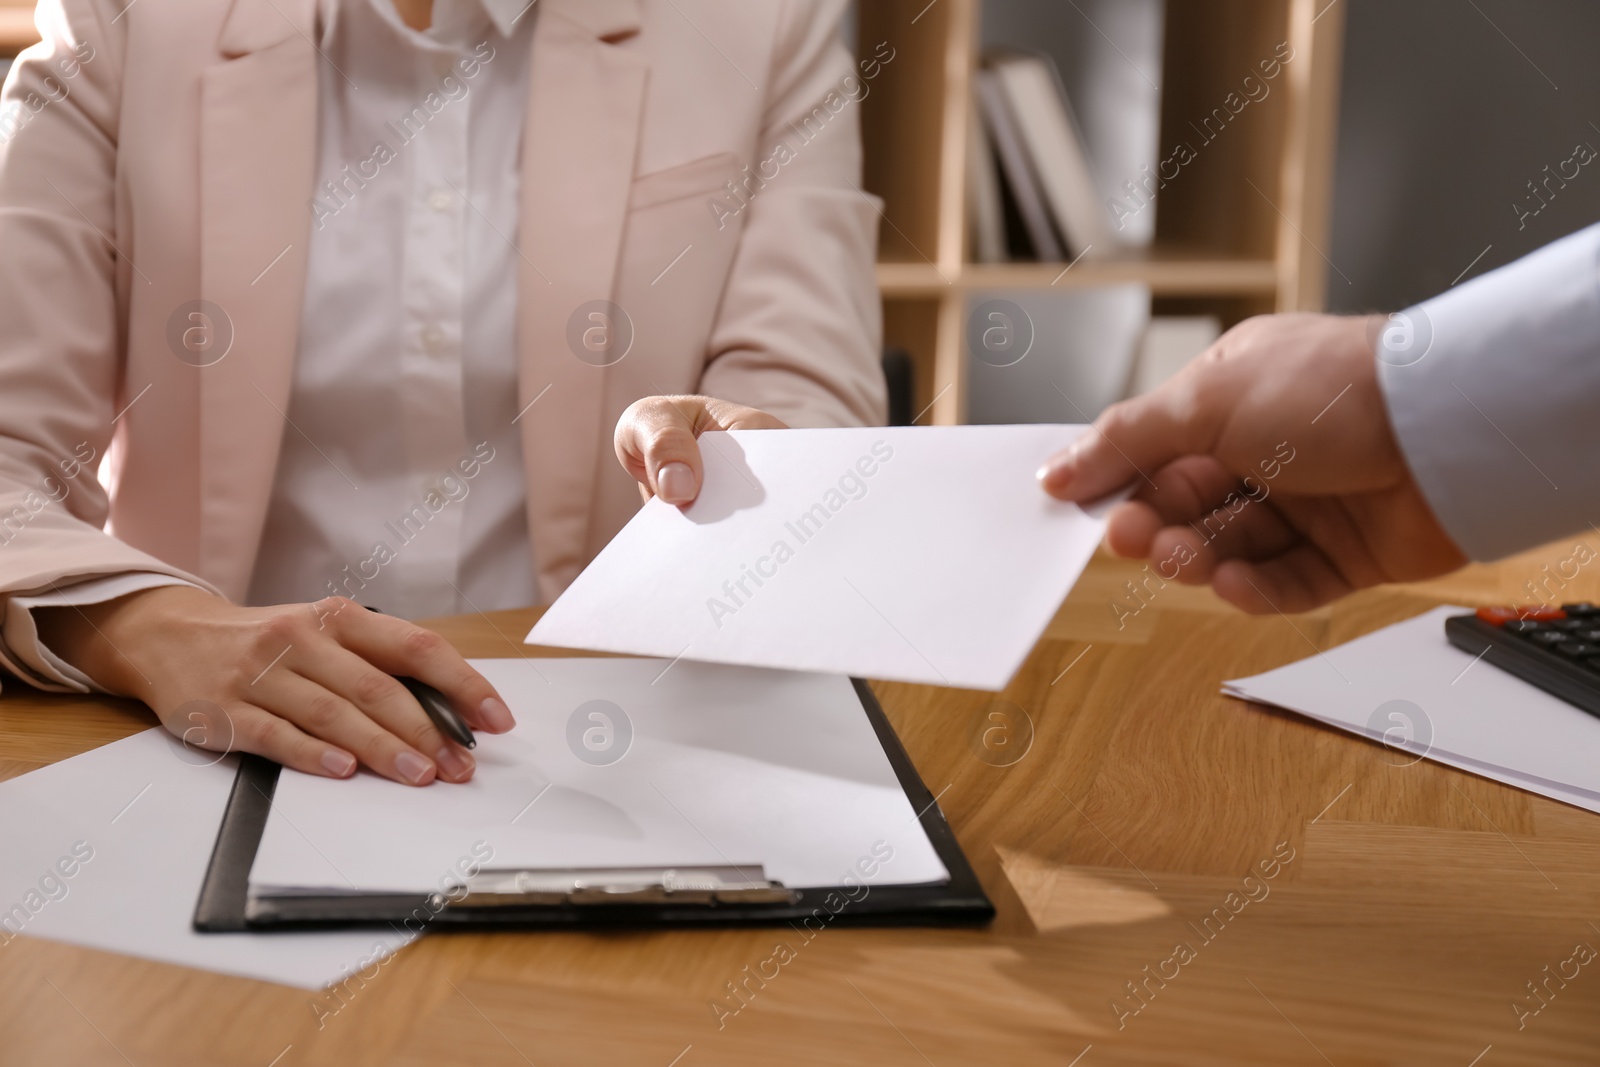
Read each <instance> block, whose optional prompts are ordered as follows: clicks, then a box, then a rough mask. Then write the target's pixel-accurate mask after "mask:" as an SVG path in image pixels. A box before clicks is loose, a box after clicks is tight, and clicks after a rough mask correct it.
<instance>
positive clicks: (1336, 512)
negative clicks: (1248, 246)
mask: <svg viewBox="0 0 1600 1067" xmlns="http://www.w3.org/2000/svg"><path fill="white" fill-rule="evenodd" d="M1384 325H1385V320H1384V319H1383V318H1381V317H1373V318H1350V317H1339V316H1334V315H1309V314H1300V315H1266V316H1262V317H1260V318H1255V319H1250V320H1248V321H1246V322H1243V323H1240V324H1239V325H1238V326H1236V327H1234V328H1233V329H1231V330H1229V331H1228V332H1227V333H1226V334H1224V335H1223V336H1222V338H1221V339H1220V340H1219V341H1217V343H1216V344H1214V345H1212V346H1211V348H1210V349H1209V350H1208V351H1206V352H1205V353H1204V354H1203V355H1201V356H1200V357H1199V358H1197V359H1195V360H1194V361H1193V362H1191V363H1190V364H1189V365H1188V366H1186V367H1184V368H1183V370H1182V371H1181V372H1179V373H1178V374H1177V375H1176V376H1175V377H1174V378H1172V379H1171V380H1170V381H1168V382H1167V383H1166V384H1164V385H1162V386H1161V387H1160V388H1159V389H1156V390H1154V391H1153V392H1150V393H1147V394H1145V395H1144V396H1140V397H1135V398H1134V399H1132V400H1125V401H1123V402H1122V403H1120V404H1115V405H1113V406H1112V407H1110V408H1108V409H1106V411H1105V413H1104V414H1102V415H1101V416H1100V417H1099V418H1098V419H1096V420H1095V423H1094V428H1093V429H1092V430H1090V431H1089V432H1088V433H1085V434H1084V435H1083V436H1082V437H1081V438H1079V440H1078V441H1077V442H1075V443H1074V444H1073V446H1072V447H1071V448H1070V449H1068V450H1067V451H1065V452H1063V453H1060V454H1058V455H1056V456H1053V457H1051V459H1050V460H1049V462H1047V463H1046V464H1045V466H1044V468H1043V469H1042V470H1041V471H1040V472H1039V479H1040V481H1041V482H1042V483H1043V484H1044V487H1045V489H1046V490H1047V491H1048V492H1050V493H1051V494H1052V495H1054V496H1058V497H1060V498H1062V499H1064V500H1076V501H1080V502H1081V501H1091V500H1094V499H1096V498H1098V497H1101V496H1104V495H1105V494H1107V493H1109V492H1111V491H1112V490H1114V489H1117V488H1119V487H1120V486H1122V485H1125V484H1127V483H1129V482H1132V483H1133V484H1134V485H1135V487H1136V489H1135V492H1134V495H1133V499H1132V500H1130V501H1129V502H1127V503H1125V504H1121V505H1119V506H1118V507H1117V508H1115V509H1114V510H1113V511H1112V513H1111V516H1110V524H1109V526H1108V528H1107V531H1106V540H1107V542H1108V543H1109V544H1110V546H1111V549H1112V551H1114V552H1116V553H1117V554H1118V555H1121V556H1133V557H1145V558H1148V559H1149V561H1150V565H1151V567H1153V568H1155V569H1156V570H1158V571H1159V572H1160V575H1161V577H1162V578H1163V579H1166V580H1167V581H1171V580H1173V579H1174V578H1176V579H1177V580H1178V581H1180V582H1186V583H1189V584H1204V583H1206V582H1209V583H1211V586H1212V588H1213V589H1214V590H1215V591H1216V593H1217V595H1218V596H1220V597H1222V598H1223V599H1224V600H1227V601H1229V602H1230V603H1232V604H1234V605H1236V606H1238V607H1240V608H1243V609H1244V610H1246V611H1253V612H1269V611H1274V610H1281V611H1287V612H1294V611H1307V610H1310V609H1311V608H1314V607H1317V606H1318V605H1321V604H1325V603H1327V602H1328V601H1330V600H1333V599H1335V598H1337V597H1341V596H1343V595H1345V594H1346V593H1349V592H1352V591H1353V590H1356V589H1363V588H1366V587H1367V586H1370V585H1377V584H1378V583H1380V582H1395V581H1417V580H1419V579H1423V578H1431V577H1434V576H1436V575H1440V574H1444V573H1446V572H1448V571H1452V570H1455V569H1456V568H1457V567H1460V566H1462V565H1463V564H1464V563H1466V562H1467V559H1466V556H1465V555H1464V554H1463V553H1462V551H1461V549H1460V548H1458V547H1457V546H1456V544H1455V542H1453V541H1452V540H1451V539H1450V536H1449V535H1448V534H1447V533H1446V532H1445V531H1444V528H1443V527H1442V526H1440V525H1439V520H1438V519H1437V518H1435V517H1434V514H1433V511H1432V510H1431V509H1430V508H1429V506H1428V502H1427V501H1426V500H1425V499H1424V498H1423V495H1422V492H1421V490H1420V489H1419V488H1418V487H1417V484H1416V482H1415V480H1413V478H1412V477H1411V471H1410V470H1409V468H1407V466H1406V464H1405V459H1404V457H1402V455H1401V453H1400V446H1399V443H1398V442H1397V440H1396V439H1395V434H1394V430H1393V428H1392V427H1391V426H1390V425H1389V415H1388V409H1387V408H1386V406H1385V404H1384V399H1383V392H1382V389H1381V388H1380V386H1379V383H1378V375H1377V368H1376V359H1375V356H1374V350H1373V342H1374V339H1375V338H1376V337H1377V335H1378V331H1379V330H1381V329H1383V328H1384Z"/></svg>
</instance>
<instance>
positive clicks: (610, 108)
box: [517, 0, 648, 603]
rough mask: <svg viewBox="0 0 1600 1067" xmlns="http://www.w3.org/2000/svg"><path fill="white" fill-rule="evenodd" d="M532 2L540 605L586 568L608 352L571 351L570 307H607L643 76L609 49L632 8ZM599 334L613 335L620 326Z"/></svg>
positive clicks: (530, 145) (528, 282)
mask: <svg viewBox="0 0 1600 1067" xmlns="http://www.w3.org/2000/svg"><path fill="white" fill-rule="evenodd" d="M541 7H542V10H541V11H540V12H539V24H538V25H537V26H536V27H535V30H534V43H533V56H532V62H531V64H530V75H529V79H528V80H529V89H528V109H527V117H526V121H525V125H524V129H523V147H522V192H521V203H520V211H521V217H520V220H519V227H518V228H519V232H520V238H521V249H522V255H523V262H522V267H521V273H520V278H519V301H518V306H517V340H518V349H519V354H520V360H521V374H520V382H519V393H520V396H519V399H518V407H519V408H520V409H521V410H522V415H521V416H520V417H519V421H520V424H521V431H522V449H523V463H524V465H525V468H526V470H527V484H528V532H529V536H530V537H531V538H532V540H533V551H534V561H535V563H536V565H537V567H538V586H539V594H540V597H541V599H542V600H543V601H545V602H546V603H548V602H550V601H551V600H554V599H555V597H556V596H557V594H558V593H559V592H560V591H561V589H562V588H564V587H565V586H566V585H567V584H568V583H569V582H571V581H572V579H573V578H574V577H576V575H577V573H578V572H579V571H580V570H581V569H582V568H583V564H584V560H585V559H586V558H587V554H588V547H587V546H588V537H589V528H590V523H591V521H592V513H593V510H594V509H593V499H594V481H595V477H596V474H597V471H598V464H600V463H603V462H609V461H610V452H611V450H610V448H609V447H605V446H608V445H609V443H610V440H611V427H609V426H603V425H600V423H601V421H602V405H603V398H604V387H605V381H606V370H605V364H606V362H607V359H608V358H616V355H615V354H614V355H612V356H610V357H608V356H606V354H605V353H604V352H602V353H600V354H599V355H596V354H595V353H593V352H592V351H588V350H585V349H582V348H580V351H585V353H586V359H580V358H579V357H578V355H577V354H575V352H574V343H575V341H574V339H577V340H576V343H578V344H580V345H581V340H582V338H583V337H584V332H585V330H586V329H588V328H590V327H591V326H592V325H595V324H596V322H597V320H591V319H589V318H588V316H587V315H580V314H578V313H579V312H580V309H581V308H583V306H584V305H586V304H591V303H593V302H595V301H609V300H611V299H613V291H614V286H615V281H616V273H617V257H618V254H619V252H620V250H621V247H622V231H623V226H624V223H625V221H626V219H627V208H628V192H629V189H630V186H631V183H632V180H633V171H634V161H635V148H636V145H637V142H638V137H639V120H640V114H641V111H642V109H643V105H644V88H645V80H646V77H647V75H648V68H647V66H646V64H645V62H644V60H642V59H641V58H640V57H638V56H637V55H635V54H633V53H631V52H628V51H626V50H624V49H621V48H616V47H614V46H613V45H612V44H610V43H608V42H609V41H613V40H616V39H618V38H620V37H623V36H627V35H629V34H631V33H633V32H636V31H637V29H638V26H639V17H638V5H637V2H636V0H602V2H595V0H590V2H587V3H584V2H580V0H567V2H563V0H554V2H547V3H544V4H541ZM575 316H576V318H575ZM574 325H575V328H574ZM608 327H609V328H610V329H611V330H613V334H612V336H613V337H616V336H618V335H617V333H616V332H615V331H617V330H619V329H625V327H624V326H623V324H622V323H619V322H611V323H600V329H602V330H603V329H606V328H608ZM590 336H591V339H592V338H594V337H595V336H597V335H594V334H591V335H590ZM618 354H620V353H618ZM535 401H537V402H535ZM529 404H532V405H533V406H532V407H528V406H527V405H529Z"/></svg>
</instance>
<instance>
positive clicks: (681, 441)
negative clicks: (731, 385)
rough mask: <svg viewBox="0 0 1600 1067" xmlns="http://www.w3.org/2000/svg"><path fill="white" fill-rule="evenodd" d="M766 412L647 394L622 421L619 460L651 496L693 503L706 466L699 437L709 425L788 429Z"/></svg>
mask: <svg viewBox="0 0 1600 1067" xmlns="http://www.w3.org/2000/svg"><path fill="white" fill-rule="evenodd" d="M782 429H786V427H785V426H784V424H783V423H781V422H779V421H778V420H777V419H775V418H773V417H772V416H771V415H768V414H767V413H766V412H765V411H757V410H756V409H755V408H747V407H744V406H743V405H740V404H732V403H729V402H728V401H726V400H716V399H713V398H712V397H709V396H647V397H645V398H644V399H643V400H636V401H634V403H633V405H632V406H631V407H629V408H628V410H627V411H624V412H623V413H622V418H620V419H618V420H617V433H616V437H615V444H616V448H617V459H618V460H620V461H621V462H622V466H623V467H624V469H626V470H627V472H628V473H629V474H631V475H633V476H634V478H635V479H636V480H637V481H638V482H639V492H640V493H641V494H642V495H643V496H644V498H645V499H646V500H648V499H650V497H651V496H659V497H660V498H661V499H662V500H665V501H666V502H667V503H669V504H676V505H678V506H679V507H687V506H689V505H690V504H692V503H694V498H695V497H697V496H699V495H700V483H701V480H702V477H703V471H704V468H703V467H702V466H701V463H700V446H699V445H698V444H696V443H695V442H696V438H698V437H699V436H700V435H701V434H703V433H705V432H706V431H707V430H782Z"/></svg>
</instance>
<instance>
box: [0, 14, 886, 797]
mask: <svg viewBox="0 0 1600 1067" xmlns="http://www.w3.org/2000/svg"><path fill="white" fill-rule="evenodd" d="M843 7H844V3H843V0H740V2H739V3H731V2H721V3H719V2H717V0H540V2H539V3H538V4H537V5H535V4H533V3H531V2H529V0H231V2H215V0H139V2H138V3H136V4H128V3H127V2H126V0H44V2H43V3H41V5H40V7H39V10H38V14H37V20H38V24H39V29H40V31H41V34H42V36H43V41H42V43H40V44H39V45H37V46H35V47H33V48H31V49H29V50H28V51H27V52H25V53H24V54H23V55H22V56H21V57H20V58H19V60H18V61H17V63H16V65H15V67H14V69H13V70H12V72H11V74H10V76H9V77H8V79H7V81H6V84H5V89H4V93H3V96H0V603H3V605H4V610H3V613H0V665H3V666H5V667H6V668H7V669H9V670H10V671H11V672H13V673H15V674H17V675H19V676H20V677H22V678H24V679H26V680H28V681H30V682H32V683H34V684H36V685H39V686H42V687H45V688H56V689H68V690H71V689H77V690H86V689H91V688H93V689H100V690H104V691H108V692H112V693H118V694H122V695H126V696H130V697H134V698H137V699H140V700H143V701H144V702H145V703H147V704H148V705H149V706H150V707H151V708H153V709H154V710H155V712H156V714H157V715H158V716H160V717H161V719H162V721H163V722H164V723H165V724H166V725H167V726H168V728H169V729H171V730H173V732H175V733H179V734H181V735H183V736H184V737H185V738H186V740H188V741H189V742H191V743H195V744H200V745H204V746H206V747H212V748H237V749H241V750H245V751H251V752H257V753H261V754H264V755H267V756H270V757H272V758H274V759H277V760H279V761H281V762H283V763H285V764H286V765H289V766H292V767H295V768H298V769H301V770H304V771H307V772H310V773H316V774H326V775H332V776H346V775H349V774H352V773H354V771H355V769H356V767H357V765H358V763H360V764H364V765H366V766H368V767H370V768H371V769H373V770H374V771H376V772H378V773H381V774H384V775H387V776H389V777H392V778H394V779H396V780H399V781H404V782H409V783H411V784H414V785H425V784H427V783H429V782H431V781H433V780H435V779H436V778H442V779H445V780H447V781H464V780H466V779H467V778H469V777H470V776H471V774H472V771H473V763H472V759H471V756H470V755H469V754H468V753H467V752H466V751H465V750H463V749H461V748H460V747H459V746H456V745H454V744H452V743H450V742H448V741H446V740H445V739H444V738H443V737H442V736H441V735H440V734H439V732H438V731H437V730H436V729H434V727H433V726H432V725H431V724H430V723H429V721H428V719H427V718H426V716H425V715H424V714H423V713H422V711H421V709H420V708H419V706H418V705H417V704H416V703H415V701H413V700H412V698H411V697H410V695H409V694H408V693H407V692H406V690H405V689H404V688H403V687H401V686H400V685H399V684H398V683H396V682H395V681H394V679H393V677H392V676H393V675H412V676H415V677H417V678H420V679H422V680H423V681H425V682H428V683H430V684H432V685H433V686H435V687H437V688H438V689H440V690H441V691H443V692H444V693H445V694H446V696H447V697H448V698H449V699H450V700H451V702H452V703H453V704H454V705H455V707H456V708H457V709H458V710H459V711H460V712H461V713H462V714H463V715H464V716H465V717H466V719H467V720H468V722H469V723H471V724H472V725H473V726H475V727H477V728H479V729H483V730H488V731H501V730H505V729H508V728H509V727H510V726H511V716H510V713H509V712H508V710H507V709H506V707H505V705H504V703H503V702H501V701H500V699H499V697H498V696H497V695H496V694H495V692H494V690H493V688H492V687H491V686H490V685H489V684H488V683H487V682H486V681H485V680H484V679H483V678H482V677H481V676H479V675H478V674H477V673H476V672H475V671H473V670H472V669H471V668H470V667H469V666H468V665H467V664H466V663H465V661H464V660H462V659H461V657H460V656H459V655H457V654H456V653H455V652H454V651H453V650H452V649H451V648H449V647H448V646H447V645H446V644H445V643H444V642H443V641H441V640H440V639H438V638H437V637H434V636H433V635H432V634H430V633H429V632H428V631H425V630H423V629H421V628H419V627H417V626H415V625H414V624H412V623H410V622H407V621H405V618H406V617H416V616H419V615H425V614H441V613H447V612H456V611H470V610H474V609H482V610H490V609H492V608H500V607H509V606H515V605H516V604H526V603H537V602H541V601H546V602H547V601H549V600H550V599H552V598H554V597H555V596H556V595H557V594H558V593H559V592H560V591H561V590H562V589H563V588H564V587H565V586H566V584H567V583H568V582H570V581H571V580H572V578H573V577H574V576H575V575H576V574H577V573H578V571H580V570H581V569H582V568H583V566H584V565H585V563H586V562H587V561H588V560H589V559H590V558H591V557H592V556H593V555H594V553H595V552H597V551H598V550H599V548H600V547H601V546H602V545H604V544H605V543H606V542H607V541H608V540H609V539H610V537H611V536H612V535H613V534H614V533H615V532H616V530H617V529H618V528H620V526H621V525H622V524H623V523H624V522H626V521H627V519H628V517H629V515H630V514H631V513H632V511H633V510H634V509H635V508H636V507H637V506H638V494H637V492H636V491H635V489H634V480H635V478H637V479H638V480H639V481H640V482H642V483H643V484H644V485H645V486H646V487H647V490H648V491H654V492H657V493H659V494H661V495H662V496H663V497H664V498H665V499H668V500H673V501H686V500H687V499H689V498H691V497H692V496H693V494H694V492H695V488H696V486H697V484H698V466H697V464H698V457H697V454H696V451H695V447H694V443H693V442H694V436H695V435H696V434H698V433H699V432H700V431H701V430H704V429H707V428H712V427H731V426H777V425H783V424H790V425H807V426H826V425H848V424H863V423H871V422H876V421H880V420H881V419H882V414H883V403H884V398H883V386H882V381H881V374H880V372H879V370H878V366H877V352H878V349H879V342H880V323H879V317H878V316H879V310H878V297H877V293H876V289H875V285H874V281H873V256H874V249H875V243H876V225H877V218H878V212H877V205H876V202H875V201H874V199H873V198H871V197H870V196H868V195H867V194H865V193H863V192H861V190H860V188H859V182H860V167H861V159H860V144H859V107H860V100H861V99H862V98H864V96H865V95H866V94H867V93H868V92H869V91H870V82H871V79H872V78H876V77H879V76H882V74H883V72H884V68H885V67H886V66H887V64H888V63H890V62H892V57H893V52H892V49H890V48H882V49H880V50H879V52H878V54H877V57H876V58H875V59H873V60H870V61H868V62H863V63H857V62H855V61H853V60H852V59H851V57H850V56H849V55H848V53H847V52H846V50H845V49H844V47H843V46H842V45H841V43H840V41H839V35H838V31H837V22H838V19H839V16H840V14H841V11H842V9H843ZM663 395H665V396H666V397H667V399H660V397H662V396H663ZM711 396H714V397H718V398H721V399H719V400H710V399H707V398H708V397H711ZM651 397H656V398H657V399H646V398H651ZM625 412H626V413H627V414H626V415H624V413H625ZM608 444H612V445H614V447H615V449H616V452H617V454H618V456H619V458H621V459H622V461H623V462H622V466H621V467H619V466H617V465H616V464H613V463H612V462H611V461H610V458H609V456H608V451H609V450H608V448H607V445H608ZM97 470H100V473H101V477H102V478H103V480H104V482H105V485H106V486H107V488H103V487H102V483H101V481H99V480H97V479H96V471H97ZM380 520H382V521H380ZM423 527H426V529H424V528H423ZM361 605H376V606H380V607H383V608H384V609H385V611H387V612H389V614H384V615H380V614H376V613H374V612H369V611H365V610H361Z"/></svg>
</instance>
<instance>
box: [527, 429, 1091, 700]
mask: <svg viewBox="0 0 1600 1067" xmlns="http://www.w3.org/2000/svg"><path fill="white" fill-rule="evenodd" d="M1082 432H1084V427H1081V426H952V427H930V428H914V427H898V428H892V429H884V428H870V427H869V428H854V429H834V430H782V431H773V430H761V431H735V432H732V433H708V434H705V435H704V436H702V437H701V438H700V442H701V454H702V455H703V456H704V457H705V472H706V476H705V485H704V488H703V490H702V491H701V494H700V497H699V499H698V500H696V501H695V503H694V504H693V505H691V506H690V507H689V508H687V509H685V510H682V511H680V510H679V509H678V508H676V507H673V506H671V505H668V504H664V503H662V502H661V501H659V500H652V501H650V502H649V503H648V504H646V505H645V506H644V507H643V508H642V509H641V510H640V511H639V513H638V514H637V515H636V516H634V518H633V520H632V521H631V522H629V523H628V525H627V526H626V527H625V528H623V530H622V531H621V532H620V533H619V534H618V535H617V536H616V537H615V538H614V539H613V540H612V541H611V543H610V544H609V545H607V546H606V547H605V549H604V550H603V551H601V553H600V554H599V556H597V557H596V558H595V560H594V562H592V563H591V564H590V565H589V567H588V568H587V569H586V570H585V571H584V572H583V573H582V574H580V575H579V576H578V578H577V580H576V581H574V582H573V583H572V585H571V587H570V588H568V589H567V591H566V592H565V593H564V594H562V596H561V598H560V599H558V600H557V601H556V602H555V604H553V605H552V606H551V608H550V610H549V611H548V612H546V613H545V615H544V617H543V618H542V619H540V620H539V623H538V625H536V626H535V627H534V628H533V630H532V631H531V632H530V633H529V634H528V641H529V642H530V643H535V644H543V645H555V646H559V647H565V648H586V649H595V650H600V651H607V652H627V653H633V654H637V655H652V656H665V657H668V658H677V657H680V656H682V657H686V658H688V659H693V660H705V661H710V662H715V663H740V664H748V665H751V666H761V667H775V668H787V669H793V670H807V671H828V672H839V673H846V674H853V675H858V676H863V677H868V678H883V679H892V680H896V681H908V682H923V683H928V684H933V685H949V686H958V687H968V688H973V689H988V690H999V689H1002V688H1004V687H1005V685H1006V683H1007V682H1009V681H1010V680H1011V677H1012V675H1014V674H1015V673H1016V671H1017V669H1018V668H1019V667H1020V666H1021V665H1022V661H1023V660H1024V659H1025V658H1026V656H1027V654H1028V652H1029V650H1031V649H1032V647H1033V645H1034V642H1035V641H1037V640H1038V638H1039V635H1040V634H1041V633H1043V631H1044V628H1045V626H1046V625H1048V624H1049V621H1050V619H1051V618H1052V617H1053V615H1054V614H1055V611H1056V609H1057V608H1058V607H1060V605H1061V601H1062V599H1063V598H1064V597H1065V596H1066V594H1067V591H1068V590H1069V589H1070V588H1071V587H1072V584H1073V582H1075V581H1076V580H1077V578H1078V575H1079V574H1080V573H1082V571H1083V568H1084V566H1085V565H1086V564H1087V563H1088V561H1089V558H1090V556H1092V555H1093V553H1094V549H1095V546H1096V545H1097V544H1098V543H1099V540H1100V537H1101V535H1102V533H1103V532H1104V523H1103V520H1102V518H1100V517H1098V516H1099V513H1100V511H1101V510H1102V509H1096V514H1094V515H1091V514H1089V513H1086V512H1085V511H1084V510H1083V509H1080V508H1079V507H1077V506H1076V505H1074V504H1067V503H1062V502H1060V501H1057V500H1053V499H1051V498H1050V497H1049V496H1047V495H1046V494H1045V493H1043V492H1042V491H1041V490H1040V488H1039V486H1038V483H1037V482H1036V480H1035V478H1034V472H1035V471H1036V470H1037V469H1038V467H1039V465H1040V463H1042V462H1043V461H1044V460H1045V459H1046V458H1047V457H1048V456H1049V455H1050V454H1051V453H1052V452H1054V451H1055V450H1056V449H1058V448H1061V447H1062V446H1064V445H1066V444H1069V443H1070V442H1071V441H1072V440H1074V439H1075V438H1076V437H1077V436H1078V435H1079V434H1080V433H1082Z"/></svg>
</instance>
